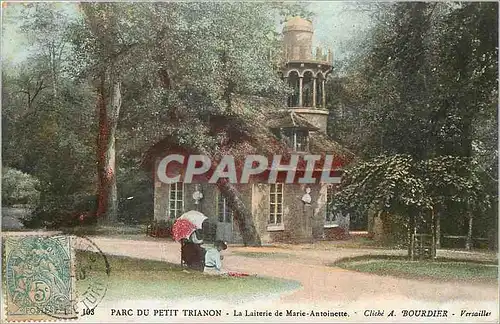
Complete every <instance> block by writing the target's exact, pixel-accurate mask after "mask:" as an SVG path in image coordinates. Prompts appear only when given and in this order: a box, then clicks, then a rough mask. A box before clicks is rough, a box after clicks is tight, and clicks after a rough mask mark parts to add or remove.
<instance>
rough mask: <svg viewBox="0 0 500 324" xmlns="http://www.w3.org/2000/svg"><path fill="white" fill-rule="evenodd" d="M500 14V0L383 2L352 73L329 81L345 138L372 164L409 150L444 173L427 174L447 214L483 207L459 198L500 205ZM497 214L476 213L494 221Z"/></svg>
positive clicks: (339, 135) (431, 192)
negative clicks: (499, 185)
mask: <svg viewBox="0 0 500 324" xmlns="http://www.w3.org/2000/svg"><path fill="white" fill-rule="evenodd" d="M497 15H498V4H496V3H484V4H479V3H461V4H457V3H395V4H384V5H381V6H380V8H379V10H378V11H377V15H376V16H375V19H376V20H377V21H378V23H377V24H376V26H375V28H374V29H373V31H372V33H370V35H369V36H368V37H369V39H368V40H367V42H366V47H365V48H363V49H361V50H360V51H359V52H358V55H357V56H356V57H355V58H354V59H353V62H352V63H351V65H350V68H349V69H348V73H347V75H345V76H343V77H342V78H333V79H331V80H330V81H329V82H328V83H329V84H328V87H329V89H330V90H331V91H332V94H331V96H332V98H335V99H336V102H334V104H333V105H332V107H331V108H330V109H332V110H333V111H334V112H337V113H336V114H334V115H335V117H337V118H333V119H332V120H331V121H330V125H329V126H330V127H329V130H330V132H331V133H332V135H333V136H334V137H335V138H336V139H338V140H339V141H340V142H341V143H343V144H345V145H347V146H350V147H351V148H352V149H353V150H354V151H355V152H356V153H357V154H358V155H359V156H361V157H363V158H366V159H368V161H371V159H373V158H375V157H377V156H378V155H379V154H385V155H388V156H389V157H390V156H398V154H405V155H409V156H411V157H412V158H413V159H414V162H412V163H415V164H418V165H423V164H425V165H427V169H426V170H427V171H425V172H423V171H418V172H417V171H415V172H417V173H416V174H426V173H429V172H431V169H432V168H436V169H438V170H439V172H438V173H435V174H434V173H432V172H431V173H432V174H429V176H431V175H432V176H433V177H434V176H435V178H432V177H431V179H432V181H431V182H430V183H427V182H426V180H425V179H426V178H425V177H424V178H421V181H423V185H424V187H425V188H426V189H425V190H426V192H428V193H427V194H428V196H429V197H428V198H429V199H431V200H432V205H433V206H434V207H435V208H436V210H435V212H436V217H437V218H438V219H439V218H440V216H441V215H442V214H443V213H444V210H445V209H446V208H445V206H448V207H450V208H453V209H456V210H461V211H462V212H458V214H468V215H472V214H470V213H469V211H470V210H471V209H474V208H476V207H477V206H476V207H472V206H470V204H466V203H464V202H461V203H459V202H458V199H459V198H460V197H461V198H460V199H462V200H464V201H465V200H467V199H469V198H467V197H474V198H473V200H474V201H476V202H477V203H478V204H480V205H482V206H492V207H495V206H496V203H495V202H494V199H493V203H492V204H490V203H487V204H486V202H487V201H489V202H491V200H490V199H487V198H485V197H496V180H495V179H496V178H497V173H496V166H497V162H496V152H497V148H496V142H497V140H496V139H497V126H496V125H497V123H496V107H497V97H498V95H497V69H498V62H497V56H498V52H497V51H498V50H497V49H498V43H497V42H498V40H497V39H498V26H497ZM339 111H341V112H342V113H338V112H339ZM485 126H486V127H485ZM486 147H488V149H486ZM387 163H388V162H387ZM422 163H423V164H422ZM385 167H389V164H385ZM458 170H461V171H460V172H459V171H458ZM445 175H446V176H448V177H450V179H453V181H457V183H456V184H455V185H454V186H452V185H451V184H450V183H448V182H446V181H445V180H446V179H445V178H443V177H444V176H445ZM409 179H411V177H410V178H409ZM439 179H441V180H439ZM438 180H439V181H438ZM443 181H444V182H443ZM438 183H448V184H447V185H446V186H438ZM466 183H467V184H472V185H473V186H475V187H476V188H478V191H477V192H476V194H474V193H473V191H470V190H466V189H467V188H468V187H466V186H465V184H466ZM436 186H437V187H436ZM479 188H480V189H479ZM479 192H480V193H481V195H480V194H479ZM479 196H481V197H482V198H479ZM438 197H441V198H438ZM444 197H446V199H445V198H444ZM360 199H361V198H360ZM436 199H438V200H439V202H437V201H436ZM471 199H472V198H471ZM354 203H356V202H354ZM450 204H451V205H452V206H453V207H451V205H450ZM438 207H439V208H438ZM494 210H495V208H489V209H488V210H483V211H482V212H475V213H474V214H475V215H476V216H477V215H481V214H488V215H490V217H492V219H494V218H495V217H496V216H493V211H494ZM467 218H468V220H469V221H468V222H469V224H470V226H469V230H468V232H469V234H470V232H471V226H472V225H471V224H472V217H467ZM488 223H490V222H488ZM438 225H439V222H438ZM468 246H470V235H469V244H468Z"/></svg>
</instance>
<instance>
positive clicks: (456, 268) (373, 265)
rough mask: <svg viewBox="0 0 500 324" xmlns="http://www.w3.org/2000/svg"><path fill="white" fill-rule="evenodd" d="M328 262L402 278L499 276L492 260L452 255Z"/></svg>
mask: <svg viewBox="0 0 500 324" xmlns="http://www.w3.org/2000/svg"><path fill="white" fill-rule="evenodd" d="M331 266H335V267H340V268H343V269H347V270H353V271H359V272H368V273H373V274H377V275H387V276H395V277H403V278H418V279H430V280H446V281H480V282H491V283H494V282H496V281H497V279H498V265H497V264H494V263H493V262H475V261H465V260H453V259H437V260H434V261H408V260H406V259H405V258H403V257H398V256H377V257H375V256H363V257H356V258H349V259H344V260H339V261H337V262H336V263H334V264H332V265H331Z"/></svg>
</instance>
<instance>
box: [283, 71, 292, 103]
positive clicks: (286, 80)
mask: <svg viewBox="0 0 500 324" xmlns="http://www.w3.org/2000/svg"><path fill="white" fill-rule="evenodd" d="M283 81H285V84H286V85H288V86H289V85H290V84H289V83H288V77H287V76H283ZM290 96H293V95H289V96H286V97H285V106H287V107H288V102H289V101H290Z"/></svg>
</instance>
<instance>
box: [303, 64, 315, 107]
mask: <svg viewBox="0 0 500 324" xmlns="http://www.w3.org/2000/svg"><path fill="white" fill-rule="evenodd" d="M313 79H314V78H313V74H312V72H310V71H307V72H306V73H304V79H303V83H302V100H303V104H302V106H303V107H312V106H313Z"/></svg>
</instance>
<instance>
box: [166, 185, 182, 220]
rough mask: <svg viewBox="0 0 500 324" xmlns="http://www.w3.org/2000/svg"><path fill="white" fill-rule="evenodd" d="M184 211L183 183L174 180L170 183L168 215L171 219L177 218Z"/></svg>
mask: <svg viewBox="0 0 500 324" xmlns="http://www.w3.org/2000/svg"><path fill="white" fill-rule="evenodd" d="M183 211H184V184H183V183H182V182H176V183H172V184H170V193H169V197H168V216H169V217H170V218H172V219H175V218H178V217H179V216H181V214H182V213H183Z"/></svg>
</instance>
